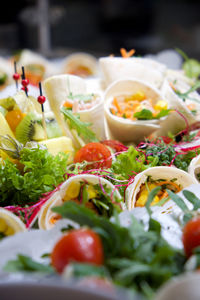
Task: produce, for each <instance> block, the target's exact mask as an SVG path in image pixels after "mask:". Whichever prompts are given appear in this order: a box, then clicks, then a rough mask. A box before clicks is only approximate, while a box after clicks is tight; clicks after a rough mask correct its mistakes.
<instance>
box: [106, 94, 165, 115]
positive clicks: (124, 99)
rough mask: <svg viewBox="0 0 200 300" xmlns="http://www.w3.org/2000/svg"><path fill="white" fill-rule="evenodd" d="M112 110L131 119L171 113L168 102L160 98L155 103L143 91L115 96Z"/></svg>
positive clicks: (115, 113) (113, 112) (114, 113)
mask: <svg viewBox="0 0 200 300" xmlns="http://www.w3.org/2000/svg"><path fill="white" fill-rule="evenodd" d="M110 112H111V113H112V114H113V115H115V116H117V117H120V118H124V119H129V120H132V121H134V120H137V119H138V120H152V119H159V118H161V117H164V116H166V115H168V114H169V112H170V110H169V109H168V104H167V102H166V101H164V100H159V101H157V102H156V104H155V105H153V102H152V99H149V98H147V97H146V96H145V94H144V92H143V91H138V92H137V93H135V94H132V95H119V96H115V97H114V98H113V102H112V104H111V107H110Z"/></svg>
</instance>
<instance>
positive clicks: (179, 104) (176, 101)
mask: <svg viewBox="0 0 200 300" xmlns="http://www.w3.org/2000/svg"><path fill="white" fill-rule="evenodd" d="M170 78H172V77H170ZM170 78H167V79H165V81H164V83H163V85H162V88H161V92H162V94H163V97H164V98H165V100H167V101H168V103H169V105H170V108H171V109H172V110H175V111H174V112H172V113H171V114H170V115H169V116H168V117H167V118H166V119H165V120H163V122H162V123H161V129H160V130H159V131H158V132H157V135H158V136H160V135H167V134H168V132H171V133H172V134H176V133H178V132H180V131H181V130H183V129H185V128H186V127H187V125H191V124H193V123H195V122H196V121H198V120H199V118H200V95H199V94H198V93H197V92H196V91H194V92H192V93H190V96H189V97H190V98H191V99H194V100H190V99H186V100H185V101H183V100H182V99H181V98H180V97H179V96H178V95H177V94H176V93H175V91H174V90H173V88H172V87H171V85H170V82H171V83H172V84H173V81H171V79H170ZM174 85H175V88H177V90H178V91H180V92H181V93H185V92H187V91H188V90H189V89H190V88H191V86H190V85H189V84H188V82H186V81H185V80H183V78H178V77H177V79H176V83H175V84H174ZM191 104H195V111H196V112H195V113H192V112H191V110H189V108H188V107H187V105H191ZM178 112H179V113H178Z"/></svg>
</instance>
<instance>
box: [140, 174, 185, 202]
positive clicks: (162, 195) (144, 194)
mask: <svg viewBox="0 0 200 300" xmlns="http://www.w3.org/2000/svg"><path fill="white" fill-rule="evenodd" d="M175 181H176V179H175V180H164V179H161V180H159V181H152V180H151V179H149V178H148V179H147V181H146V182H145V183H143V184H142V185H141V188H140V191H139V193H138V194H137V197H136V204H135V206H136V207H143V206H145V204H146V202H147V199H148V196H149V193H150V192H151V191H152V190H153V189H154V188H156V187H157V186H160V187H161V190H160V191H159V192H158V194H157V195H156V196H155V197H154V199H153V201H152V203H151V205H156V204H158V203H159V202H160V204H161V201H162V204H164V203H165V202H166V201H167V200H168V193H167V191H166V189H169V190H171V191H172V192H174V193H178V192H180V191H181V187H180V185H178V184H177V183H176V182H175Z"/></svg>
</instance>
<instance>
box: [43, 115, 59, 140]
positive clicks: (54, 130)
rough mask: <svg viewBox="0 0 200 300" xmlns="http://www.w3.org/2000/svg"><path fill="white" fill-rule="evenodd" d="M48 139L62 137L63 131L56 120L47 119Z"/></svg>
mask: <svg viewBox="0 0 200 300" xmlns="http://www.w3.org/2000/svg"><path fill="white" fill-rule="evenodd" d="M45 121H46V128H47V137H48V139H52V138H56V137H59V136H62V130H61V129H60V127H59V125H58V123H57V122H56V120H55V119H54V118H52V119H46V120H45Z"/></svg>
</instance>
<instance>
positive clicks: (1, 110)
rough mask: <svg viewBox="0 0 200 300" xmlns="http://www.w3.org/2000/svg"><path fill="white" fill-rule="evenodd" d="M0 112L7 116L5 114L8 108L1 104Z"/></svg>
mask: <svg viewBox="0 0 200 300" xmlns="http://www.w3.org/2000/svg"><path fill="white" fill-rule="evenodd" d="M0 112H1V113H2V114H3V115H4V117H5V115H6V114H7V112H8V111H7V109H5V108H4V107H3V106H1V105H0Z"/></svg>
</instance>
